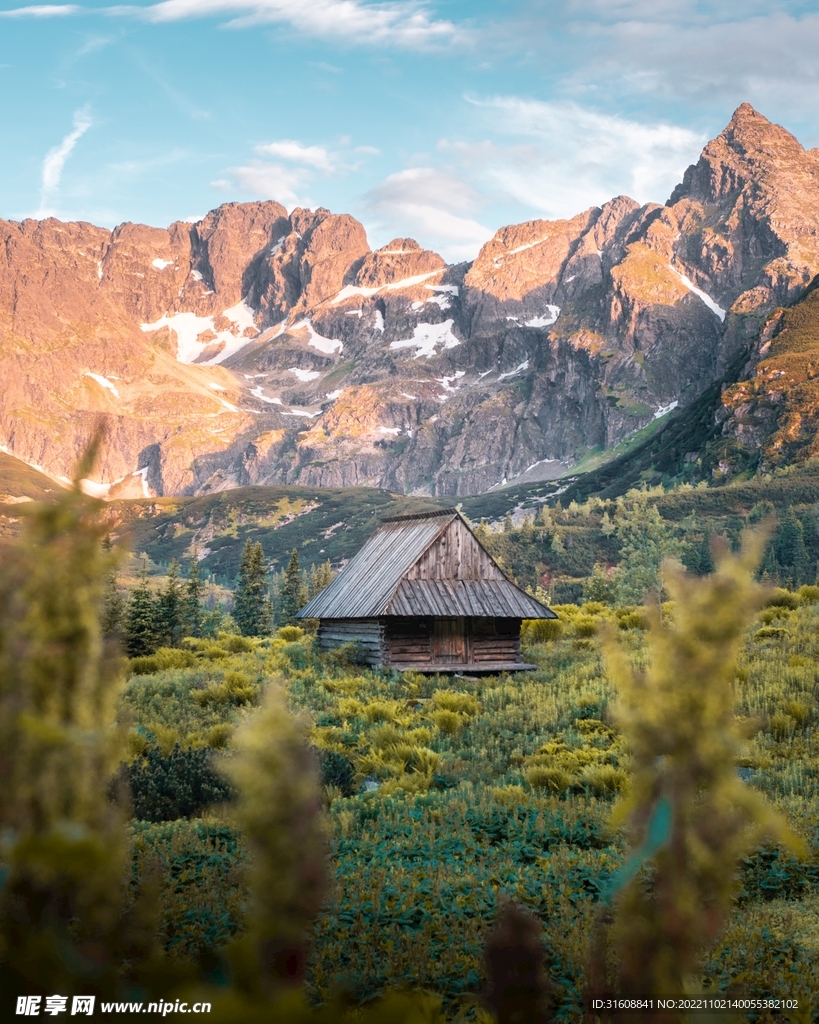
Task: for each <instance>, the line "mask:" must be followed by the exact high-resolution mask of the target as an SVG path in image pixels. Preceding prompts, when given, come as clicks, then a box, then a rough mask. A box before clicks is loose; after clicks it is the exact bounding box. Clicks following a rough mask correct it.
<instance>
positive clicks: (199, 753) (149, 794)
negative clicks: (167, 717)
mask: <svg viewBox="0 0 819 1024" xmlns="http://www.w3.org/2000/svg"><path fill="white" fill-rule="evenodd" d="M121 788H124V790H125V792H126V793H127V794H129V795H130V799H131V804H132V809H133V814H134V817H135V818H136V819H137V820H140V821H175V820H176V819H177V818H190V817H192V816H193V815H197V814H201V813H202V812H203V811H204V810H206V809H207V808H208V807H210V806H211V805H212V804H217V803H224V802H225V801H229V800H232V799H234V797H235V792H234V790H233V788H232V787H231V785H230V784H229V783H228V782H227V781H226V780H225V778H224V777H223V776H222V775H220V774H219V772H218V771H217V770H216V769H215V767H214V764H213V752H212V750H210V749H209V748H207V747H200V748H194V749H187V750H183V749H182V747H180V745H179V744H178V743H176V744H174V747H173V749H172V750H171V751H170V753H168V754H167V755H165V754H163V753H162V751H161V750H160V749H159V747H157V746H151V747H149V748H148V749H147V750H146V751H145V753H144V754H143V755H142V756H141V757H139V758H137V759H135V760H133V761H131V762H130V763H129V764H124V765H122V766H121V767H120V769H119V772H118V775H117V778H116V781H115V784H114V792H117V791H119V790H120V789H121Z"/></svg>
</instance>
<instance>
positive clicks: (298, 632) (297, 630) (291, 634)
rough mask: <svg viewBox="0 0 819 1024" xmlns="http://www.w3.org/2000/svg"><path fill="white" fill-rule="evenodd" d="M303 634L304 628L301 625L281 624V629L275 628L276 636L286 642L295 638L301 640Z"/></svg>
mask: <svg viewBox="0 0 819 1024" xmlns="http://www.w3.org/2000/svg"><path fill="white" fill-rule="evenodd" d="M304 635H305V634H304V630H303V629H302V628H301V626H282V627H281V629H277V630H276V636H277V637H278V638H279V639H280V640H286V641H287V642H288V643H295V642H296V641H297V640H301V639H302V637H303V636H304Z"/></svg>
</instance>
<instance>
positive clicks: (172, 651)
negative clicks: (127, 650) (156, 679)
mask: <svg viewBox="0 0 819 1024" xmlns="http://www.w3.org/2000/svg"><path fill="white" fill-rule="evenodd" d="M195 664H196V657H195V655H194V654H192V653H191V651H183V650H180V649H179V648H178V647H160V648H159V650H158V651H155V652H154V653H153V654H148V655H146V656H145V657H142V658H131V659H130V660H129V662H128V671H129V672H130V673H131V675H134V676H147V675H152V674H153V673H154V672H164V671H165V670H166V669H169V668H190V667H191V666H192V665H195Z"/></svg>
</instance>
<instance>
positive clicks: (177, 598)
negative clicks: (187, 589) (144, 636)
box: [158, 558, 185, 647]
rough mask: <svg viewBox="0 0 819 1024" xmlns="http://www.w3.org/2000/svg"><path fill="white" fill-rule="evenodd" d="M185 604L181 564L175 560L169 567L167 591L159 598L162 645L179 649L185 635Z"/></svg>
mask: <svg viewBox="0 0 819 1024" xmlns="http://www.w3.org/2000/svg"><path fill="white" fill-rule="evenodd" d="M184 604H185V597H184V594H183V592H182V583H181V581H180V579H179V562H177V560H176V559H175V558H174V559H172V561H171V564H170V566H169V567H168V578H167V581H166V583H165V589H164V590H163V591H162V594H161V595H160V598H159V603H158V620H159V630H160V633H161V635H162V645H163V646H165V647H178V646H179V643H180V641H181V640H182V637H183V635H184V630H183V626H184V611H185V608H184Z"/></svg>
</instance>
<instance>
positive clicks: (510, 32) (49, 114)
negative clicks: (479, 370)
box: [0, 0, 819, 260]
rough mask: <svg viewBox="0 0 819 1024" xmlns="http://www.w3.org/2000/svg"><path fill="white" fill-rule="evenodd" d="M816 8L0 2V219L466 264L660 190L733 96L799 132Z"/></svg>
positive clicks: (805, 138)
mask: <svg viewBox="0 0 819 1024" xmlns="http://www.w3.org/2000/svg"><path fill="white" fill-rule="evenodd" d="M817 55H819V10H817V4H816V2H815V0H811V2H804V0H782V2H776V0H766V2H765V3H762V2H758V0H740V2H737V0H723V2H721V3H711V2H706V0H702V2H692V0H563V2H561V3H555V2H552V0H494V2H489V0H469V2H466V0H429V2H415V0H394V2H385V3H378V2H371V0H165V2H160V3H157V4H153V5H147V4H146V5H129V6H117V7H112V6H102V5H94V4H87V3H86V4H82V5H81V4H75V5H74V4H72V5H62V4H54V5H39V6H23V7H20V6H14V5H13V4H10V3H9V2H8V0H0V104H1V106H0V143H1V144H2V153H3V159H2V161H0V216H2V217H5V218H8V219H13V220H19V219H22V218H24V217H35V216H44V215H49V214H50V215H54V216H58V217H60V218H62V219H81V220H88V221H92V222H93V223H96V224H100V225H105V226H114V225H115V224H117V223H120V222H122V221H124V220H135V221H141V222H144V223H149V224H155V225H163V226H164V225H167V224H169V223H170V222H171V221H173V220H177V219H190V218H197V217H199V216H202V215H203V214H204V213H205V212H207V211H208V210H209V209H212V208H213V207H215V206H218V205H219V204H220V203H222V202H228V201H233V200H237V201H244V200H249V199H258V198H263V199H277V200H279V201H280V202H282V203H284V205H285V206H287V207H288V208H292V207H294V206H300V205H301V206H311V207H312V206H326V207H329V208H330V209H332V210H333V211H335V212H340V213H341V212H347V213H352V214H353V215H354V216H356V217H358V218H359V219H360V220H361V221H362V222H363V223H364V225H365V226H366V228H367V231H368V235H369V238H370V242H371V244H372V245H381V244H384V243H385V242H387V241H389V240H390V239H391V238H393V237H396V236H404V235H409V236H412V237H415V238H416V239H417V240H418V241H419V242H420V243H421V244H422V245H425V246H428V247H430V248H434V249H437V251H439V252H441V253H443V255H444V256H445V257H447V258H448V259H449V260H459V259H468V258H471V257H473V256H474V255H475V254H476V253H477V250H478V248H479V246H480V245H481V243H482V242H483V241H484V240H486V239H487V238H488V237H490V236H491V235H492V234H493V233H494V231H495V230H496V229H497V228H498V227H499V226H501V225H502V224H508V223H513V222H517V221H522V220H527V219H530V218H533V217H562V216H572V215H573V214H575V213H578V212H580V211H581V210H583V209H584V208H586V207H588V206H590V205H592V204H599V203H601V202H604V201H605V200H606V199H608V198H611V197H612V196H614V195H617V194H620V193H625V194H628V195H631V196H633V197H634V198H635V199H637V200H639V201H648V200H655V201H658V202H663V201H664V200H665V199H666V198H667V196H668V194H669V192H670V190H671V188H672V187H673V186H674V184H675V183H676V182H677V181H678V180H679V179H680V177H681V175H682V172H683V170H684V169H685V167H686V166H687V165H688V164H689V163H691V162H693V161H694V160H695V159H696V158H697V155H698V153H699V151H700V149H701V148H702V145H703V144H704V142H705V141H706V140H707V139H708V138H710V137H712V136H713V135H715V134H717V133H718V132H719V131H720V130H721V129H722V128H723V127H724V125H725V123H726V122H727V120H728V119H729V118H730V115H731V113H732V111H733V110H734V108H735V107H736V106H738V104H739V103H741V102H743V101H744V100H748V101H749V102H751V103H753V104H754V106H755V107H756V108H757V109H758V110H760V111H761V112H762V113H764V114H765V115H766V116H768V117H770V118H771V119H772V120H775V121H778V122H779V123H781V124H784V125H785V126H786V127H787V128H789V129H790V130H791V131H793V132H794V133H795V134H796V135H797V136H798V137H799V138H800V140H801V141H802V142H803V143H804V144H805V145H806V146H816V145H819V115H817V113H816V102H815V101H816V96H817V86H819V57H818V56H817Z"/></svg>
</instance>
